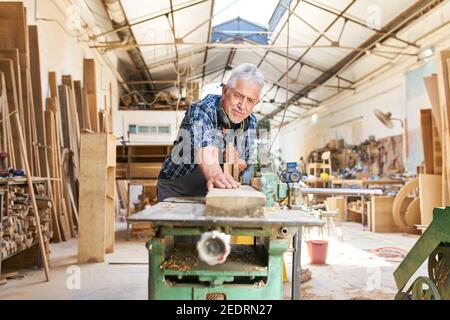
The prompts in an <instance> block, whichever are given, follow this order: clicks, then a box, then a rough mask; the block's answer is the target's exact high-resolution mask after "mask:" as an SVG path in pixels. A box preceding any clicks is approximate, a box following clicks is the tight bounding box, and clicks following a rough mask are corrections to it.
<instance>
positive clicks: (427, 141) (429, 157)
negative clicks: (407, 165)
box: [420, 109, 434, 174]
mask: <svg viewBox="0 0 450 320" xmlns="http://www.w3.org/2000/svg"><path fill="white" fill-rule="evenodd" d="M432 117H433V116H432V114H431V109H421V110H420V130H421V133H422V146H423V154H424V163H425V173H428V174H433V173H434V157H433V128H432Z"/></svg>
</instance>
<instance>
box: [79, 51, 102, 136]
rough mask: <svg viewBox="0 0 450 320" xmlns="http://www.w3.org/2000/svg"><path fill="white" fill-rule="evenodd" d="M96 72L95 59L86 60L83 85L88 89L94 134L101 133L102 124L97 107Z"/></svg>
mask: <svg viewBox="0 0 450 320" xmlns="http://www.w3.org/2000/svg"><path fill="white" fill-rule="evenodd" d="M96 81H97V80H96V72H95V60H94V59H84V64H83V83H84V87H85V89H86V96H87V99H86V100H87V101H86V102H87V106H88V110H89V120H90V125H91V128H90V129H91V130H92V131H94V132H99V130H100V123H99V117H98V107H97V82H96Z"/></svg>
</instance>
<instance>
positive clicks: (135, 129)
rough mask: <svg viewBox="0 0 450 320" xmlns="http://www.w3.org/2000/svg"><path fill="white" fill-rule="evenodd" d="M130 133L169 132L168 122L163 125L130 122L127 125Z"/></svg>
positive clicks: (152, 133)
mask: <svg viewBox="0 0 450 320" xmlns="http://www.w3.org/2000/svg"><path fill="white" fill-rule="evenodd" d="M128 130H129V132H130V134H139V135H167V134H170V124H164V125H137V124H130V125H129V126H128Z"/></svg>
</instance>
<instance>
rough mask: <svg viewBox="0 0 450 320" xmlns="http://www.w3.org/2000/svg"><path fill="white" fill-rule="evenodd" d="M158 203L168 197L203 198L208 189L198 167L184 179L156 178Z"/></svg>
mask: <svg viewBox="0 0 450 320" xmlns="http://www.w3.org/2000/svg"><path fill="white" fill-rule="evenodd" d="M156 191H157V197H158V202H161V201H163V200H164V199H167V198H170V197H204V196H206V193H207V191H208V189H207V188H206V179H205V177H204V176H203V173H202V172H201V171H200V167H199V166H198V165H196V166H195V169H194V170H193V171H192V172H191V173H188V174H187V175H185V176H184V177H180V178H175V179H162V178H158V184H157V185H156Z"/></svg>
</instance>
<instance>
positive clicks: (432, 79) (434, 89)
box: [423, 74, 442, 134]
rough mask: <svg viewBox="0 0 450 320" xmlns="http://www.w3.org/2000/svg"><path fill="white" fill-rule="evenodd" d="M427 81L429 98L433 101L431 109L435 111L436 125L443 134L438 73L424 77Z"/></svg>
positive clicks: (426, 86) (425, 81)
mask: <svg viewBox="0 0 450 320" xmlns="http://www.w3.org/2000/svg"><path fill="white" fill-rule="evenodd" d="M423 80H424V83H425V88H426V89H427V93H428V98H429V99H430V103H431V110H432V113H433V118H434V120H435V121H436V126H437V129H438V131H439V134H441V132H442V130H441V121H440V120H441V111H440V106H439V91H438V80H437V74H433V75H431V76H429V77H425V78H423Z"/></svg>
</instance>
